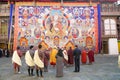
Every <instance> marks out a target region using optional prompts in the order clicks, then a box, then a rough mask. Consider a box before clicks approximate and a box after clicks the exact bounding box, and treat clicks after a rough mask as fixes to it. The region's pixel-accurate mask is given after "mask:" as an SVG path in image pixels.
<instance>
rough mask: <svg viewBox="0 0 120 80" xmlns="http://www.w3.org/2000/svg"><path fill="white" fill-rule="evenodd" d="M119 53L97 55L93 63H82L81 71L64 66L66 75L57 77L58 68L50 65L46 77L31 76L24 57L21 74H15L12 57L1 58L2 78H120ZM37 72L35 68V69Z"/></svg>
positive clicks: (39, 79)
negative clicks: (76, 71) (77, 71)
mask: <svg viewBox="0 0 120 80" xmlns="http://www.w3.org/2000/svg"><path fill="white" fill-rule="evenodd" d="M117 61H118V56H117V55H101V54H98V55H95V63H93V65H81V66H80V69H81V70H80V72H79V73H75V72H73V71H74V66H73V67H67V68H64V76H63V77H60V78H56V77H55V75H56V69H55V68H53V67H51V66H49V72H44V78H41V77H36V76H33V77H29V76H28V74H27V66H26V64H25V62H24V58H22V63H23V66H22V67H21V72H22V73H21V74H14V72H13V65H12V64H11V57H9V58H6V57H2V58H0V80H120V68H118V64H117ZM34 74H35V70H34Z"/></svg>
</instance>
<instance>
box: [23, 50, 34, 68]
mask: <svg viewBox="0 0 120 80" xmlns="http://www.w3.org/2000/svg"><path fill="white" fill-rule="evenodd" d="M25 62H26V64H27V65H28V66H35V64H34V60H33V59H32V57H31V55H30V52H29V51H27V52H26V54H25Z"/></svg>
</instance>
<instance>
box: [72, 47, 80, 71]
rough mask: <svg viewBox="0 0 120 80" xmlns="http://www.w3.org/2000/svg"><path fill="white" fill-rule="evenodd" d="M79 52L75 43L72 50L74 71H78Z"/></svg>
mask: <svg viewBox="0 0 120 80" xmlns="http://www.w3.org/2000/svg"><path fill="white" fill-rule="evenodd" d="M80 54H81V50H80V49H79V48H78V46H77V45H75V49H74V51H73V55H74V61H75V71H74V72H79V71H80Z"/></svg>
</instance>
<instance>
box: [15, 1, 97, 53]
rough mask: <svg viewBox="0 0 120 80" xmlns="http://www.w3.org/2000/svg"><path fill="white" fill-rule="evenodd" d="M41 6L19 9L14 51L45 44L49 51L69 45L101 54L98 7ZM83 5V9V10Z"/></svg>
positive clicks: (52, 4)
mask: <svg viewBox="0 0 120 80" xmlns="http://www.w3.org/2000/svg"><path fill="white" fill-rule="evenodd" d="M54 4H57V3H51V4H45V3H39V5H37V6H30V5H18V4H17V5H16V7H15V33H14V49H15V47H16V46H17V45H20V46H21V47H23V48H27V47H28V46H30V45H35V46H37V45H38V44H39V43H41V42H44V43H45V44H46V45H47V46H48V47H53V46H60V47H63V46H65V45H66V44H67V43H68V42H72V43H73V44H78V45H79V47H85V48H86V49H88V48H92V49H95V50H96V51H98V10H97V4H94V5H93V6H88V5H87V4H85V5H81V4H80V3H79V4H78V3H70V4H71V5H72V6H69V5H66V4H69V3H64V6H58V5H54ZM80 5H81V6H80Z"/></svg>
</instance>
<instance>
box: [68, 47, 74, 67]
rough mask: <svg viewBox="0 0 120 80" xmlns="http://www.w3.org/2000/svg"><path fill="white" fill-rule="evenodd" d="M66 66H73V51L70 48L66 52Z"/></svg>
mask: <svg viewBox="0 0 120 80" xmlns="http://www.w3.org/2000/svg"><path fill="white" fill-rule="evenodd" d="M67 53H68V64H70V65H73V50H72V48H71V47H70V48H69V50H68V52H67Z"/></svg>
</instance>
